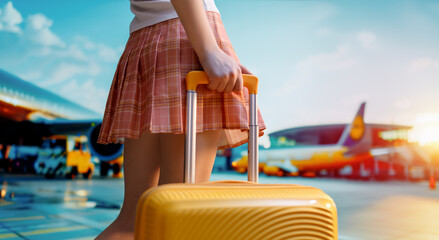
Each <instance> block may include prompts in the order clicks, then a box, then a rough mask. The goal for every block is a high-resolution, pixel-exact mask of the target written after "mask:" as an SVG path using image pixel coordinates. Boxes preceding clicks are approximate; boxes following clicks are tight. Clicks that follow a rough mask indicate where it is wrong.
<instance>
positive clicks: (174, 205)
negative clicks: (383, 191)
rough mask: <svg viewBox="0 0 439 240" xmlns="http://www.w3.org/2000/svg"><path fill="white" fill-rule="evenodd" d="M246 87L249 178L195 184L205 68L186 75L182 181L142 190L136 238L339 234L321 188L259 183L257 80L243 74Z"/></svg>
mask: <svg viewBox="0 0 439 240" xmlns="http://www.w3.org/2000/svg"><path fill="white" fill-rule="evenodd" d="M243 77H244V85H245V86H246V87H247V88H248V89H249V93H250V125H249V128H250V129H249V130H250V132H249V144H248V145H249V157H248V159H249V170H248V179H249V181H248V182H245V181H219V182H209V183H203V184H194V180H195V173H194V171H195V155H194V154H195V141H196V140H195V136H196V134H195V119H194V118H195V116H196V112H195V111H196V102H197V101H196V92H195V89H196V87H197V85H198V84H206V83H207V82H208V80H207V76H206V75H205V73H204V72H200V71H196V72H190V73H189V74H188V75H187V76H186V83H187V89H188V100H187V101H188V107H187V117H188V120H187V134H186V153H185V183H180V184H167V185H163V186H159V187H156V188H152V189H149V190H148V191H146V192H145V193H143V195H142V197H141V198H140V200H139V203H138V205H137V215H136V227H135V239H137V240H140V239H142V240H143V239H153V240H159V239H160V240H170V239H173V240H175V239H179V240H186V239H187V240H209V239H212V240H220V239H221V240H223V239H224V240H232V239H233V240H246V239H248V240H256V239H258V240H262V239H264V240H275V239H279V240H280V239H292V240H299V239H302V240H303V239H306V240H308V239H310V240H312V239H319V240H320V239H325V240H333V239H338V232H337V231H338V230H337V209H336V206H335V204H334V201H333V200H332V199H331V197H329V196H328V195H326V194H325V193H324V192H323V191H321V190H320V189H317V188H313V187H307V186H300V185H293V184H258V183H257V181H258V168H257V166H258V147H257V146H258V143H257V140H258V139H257V138H258V136H257V134H258V132H259V131H258V125H257V122H258V121H257V114H256V113H257V110H256V109H257V97H256V94H257V83H258V79H257V78H256V77H255V76H250V75H243Z"/></svg>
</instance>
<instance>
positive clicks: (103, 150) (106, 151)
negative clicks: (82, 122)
mask: <svg viewBox="0 0 439 240" xmlns="http://www.w3.org/2000/svg"><path fill="white" fill-rule="evenodd" d="M100 130H101V124H97V125H96V126H94V127H92V128H91V129H90V130H89V132H88V142H89V146H90V152H91V153H92V155H94V156H97V157H98V158H99V160H101V161H111V160H114V159H116V158H118V157H120V156H121V155H122V151H123V145H122V144H99V143H97V140H98V136H99V131H100Z"/></svg>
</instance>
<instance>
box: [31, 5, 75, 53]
mask: <svg viewBox="0 0 439 240" xmlns="http://www.w3.org/2000/svg"><path fill="white" fill-rule="evenodd" d="M52 24H53V21H52V20H50V19H49V18H47V17H46V16H44V15H43V14H40V13H37V14H34V15H30V16H29V17H28V18H27V21H26V27H25V30H24V31H25V35H26V36H27V37H28V38H29V39H30V40H32V41H33V42H35V43H38V44H41V45H43V46H46V47H49V46H56V47H65V46H66V44H65V43H64V42H63V41H61V39H60V38H59V37H58V36H57V35H56V34H55V33H53V32H52V30H50V27H51V26H52Z"/></svg>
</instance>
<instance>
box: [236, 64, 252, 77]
mask: <svg viewBox="0 0 439 240" xmlns="http://www.w3.org/2000/svg"><path fill="white" fill-rule="evenodd" d="M239 67H240V68H241V72H242V74H250V75H253V73H252V72H250V70H248V68H246V67H245V66H244V65H242V64H241V63H240V64H239Z"/></svg>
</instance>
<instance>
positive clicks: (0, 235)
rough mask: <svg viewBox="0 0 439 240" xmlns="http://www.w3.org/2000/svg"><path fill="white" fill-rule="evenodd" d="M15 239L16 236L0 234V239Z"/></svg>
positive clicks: (13, 234)
mask: <svg viewBox="0 0 439 240" xmlns="http://www.w3.org/2000/svg"><path fill="white" fill-rule="evenodd" d="M16 237H18V235H17V234H15V233H3V234H0V239H5V238H16Z"/></svg>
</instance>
